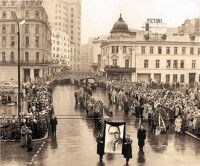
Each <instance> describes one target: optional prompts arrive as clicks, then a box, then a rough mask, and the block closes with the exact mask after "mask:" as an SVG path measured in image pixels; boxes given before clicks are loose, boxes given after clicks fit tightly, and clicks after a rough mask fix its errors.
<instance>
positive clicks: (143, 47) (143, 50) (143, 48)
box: [141, 46, 145, 54]
mask: <svg viewBox="0 0 200 166" xmlns="http://www.w3.org/2000/svg"><path fill="white" fill-rule="evenodd" d="M141 49H142V50H141V52H142V54H145V46H142V47H141Z"/></svg>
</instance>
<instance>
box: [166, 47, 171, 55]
mask: <svg viewBox="0 0 200 166" xmlns="http://www.w3.org/2000/svg"><path fill="white" fill-rule="evenodd" d="M166 54H167V55H169V54H170V47H167V48H166Z"/></svg>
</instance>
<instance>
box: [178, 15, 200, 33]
mask: <svg viewBox="0 0 200 166" xmlns="http://www.w3.org/2000/svg"><path fill="white" fill-rule="evenodd" d="M179 33H187V34H190V35H200V18H194V19H190V20H189V19H187V20H185V22H184V23H183V24H182V25H181V26H180V27H179Z"/></svg>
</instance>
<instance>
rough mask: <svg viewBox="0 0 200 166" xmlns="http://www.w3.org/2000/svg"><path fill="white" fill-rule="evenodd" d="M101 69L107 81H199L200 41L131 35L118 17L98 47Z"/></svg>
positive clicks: (165, 36)
mask: <svg viewBox="0 0 200 166" xmlns="http://www.w3.org/2000/svg"><path fill="white" fill-rule="evenodd" d="M101 69H102V70H103V71H104V73H105V74H106V76H107V77H110V78H111V79H118V80H122V79H128V80H132V81H139V82H149V81H150V80H154V81H156V82H169V83H172V82H180V83H194V82H196V81H197V82H199V81H200V37H199V36H190V35H180V34H151V33H149V32H146V31H131V30H130V29H129V28H128V25H127V24H126V22H125V21H124V20H123V18H122V17H121V16H120V18H119V20H118V21H117V22H116V23H115V24H114V26H113V28H112V30H111V34H110V36H109V37H108V39H107V41H106V42H104V43H102V45H101Z"/></svg>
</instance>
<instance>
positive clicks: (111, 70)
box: [104, 66, 135, 73]
mask: <svg viewBox="0 0 200 166" xmlns="http://www.w3.org/2000/svg"><path fill="white" fill-rule="evenodd" d="M104 71H105V72H108V73H134V72H135V68H131V67H129V68H126V67H119V66H106V67H105V68H104Z"/></svg>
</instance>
